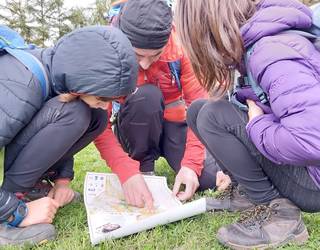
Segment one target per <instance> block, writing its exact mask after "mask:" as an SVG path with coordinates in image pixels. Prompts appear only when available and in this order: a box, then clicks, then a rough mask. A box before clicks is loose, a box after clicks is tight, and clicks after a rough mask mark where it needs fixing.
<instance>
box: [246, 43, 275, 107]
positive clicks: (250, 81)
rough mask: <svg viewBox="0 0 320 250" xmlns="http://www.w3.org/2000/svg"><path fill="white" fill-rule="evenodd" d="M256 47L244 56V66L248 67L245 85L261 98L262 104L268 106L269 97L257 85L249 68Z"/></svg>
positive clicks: (251, 48)
mask: <svg viewBox="0 0 320 250" xmlns="http://www.w3.org/2000/svg"><path fill="white" fill-rule="evenodd" d="M253 48H254V45H252V46H251V47H250V48H249V49H248V50H247V51H246V53H245V56H244V64H245V67H246V76H245V77H244V81H245V85H249V86H251V88H252V90H253V92H254V93H255V94H256V96H257V97H258V98H259V100H260V102H261V103H263V104H268V102H269V100H268V96H267V94H266V93H265V92H264V91H263V89H262V88H261V87H260V86H259V85H258V84H257V82H256V81H255V79H254V78H253V76H252V73H251V71H250V68H249V58H250V56H251V54H252V52H253Z"/></svg>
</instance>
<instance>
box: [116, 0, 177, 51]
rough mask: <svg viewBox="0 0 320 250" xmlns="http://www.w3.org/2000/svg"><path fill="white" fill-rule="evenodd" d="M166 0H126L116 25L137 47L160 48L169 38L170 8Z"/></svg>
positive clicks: (170, 25)
mask: <svg viewBox="0 0 320 250" xmlns="http://www.w3.org/2000/svg"><path fill="white" fill-rule="evenodd" d="M169 2H170V1H168V0H128V2H127V3H126V4H125V5H124V6H123V8H122V10H121V12H120V14H119V18H118V20H117V23H116V26H118V28H120V29H121V30H122V32H123V33H125V34H126V35H127V37H128V38H129V40H130V41H131V43H132V46H133V47H135V48H139V49H160V48H162V47H164V46H165V45H166V43H167V42H168V40H169V37H170V33H171V27H172V10H171V8H170V6H169V5H170V4H169Z"/></svg>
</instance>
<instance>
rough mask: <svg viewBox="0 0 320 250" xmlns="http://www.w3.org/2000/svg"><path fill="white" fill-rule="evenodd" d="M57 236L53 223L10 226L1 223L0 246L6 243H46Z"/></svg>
mask: <svg viewBox="0 0 320 250" xmlns="http://www.w3.org/2000/svg"><path fill="white" fill-rule="evenodd" d="M55 237H56V231H55V229H54V226H53V225H51V224H36V225H31V226H28V227H21V228H20V227H10V226H7V225H5V224H0V247H1V246H6V245H24V244H28V245H36V244H44V243H46V242H47V241H48V240H53V239H55Z"/></svg>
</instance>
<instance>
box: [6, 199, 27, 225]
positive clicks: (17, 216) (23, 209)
mask: <svg viewBox="0 0 320 250" xmlns="http://www.w3.org/2000/svg"><path fill="white" fill-rule="evenodd" d="M27 214H28V207H27V206H26V204H25V203H24V202H23V201H19V204H18V207H17V209H16V210H15V211H14V212H13V214H12V215H11V217H12V219H11V220H10V221H8V225H9V226H12V227H17V226H19V224H20V223H21V222H22V221H23V219H24V218H25V217H26V216H27Z"/></svg>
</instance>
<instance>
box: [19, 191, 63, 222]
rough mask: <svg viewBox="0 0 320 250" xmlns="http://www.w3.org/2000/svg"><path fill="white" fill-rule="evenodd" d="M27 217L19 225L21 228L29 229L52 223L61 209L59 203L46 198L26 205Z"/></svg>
mask: <svg viewBox="0 0 320 250" xmlns="http://www.w3.org/2000/svg"><path fill="white" fill-rule="evenodd" d="M26 205H27V207H28V213H27V216H26V217H25V218H24V219H23V221H22V222H21V223H20V224H19V227H27V226H30V225H34V224H42V223H52V221H53V218H54V216H55V214H56V212H57V209H58V208H59V203H58V202H57V201H55V200H53V199H51V198H49V197H44V198H41V199H38V200H34V201H31V202H28V203H26Z"/></svg>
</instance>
